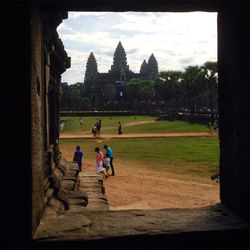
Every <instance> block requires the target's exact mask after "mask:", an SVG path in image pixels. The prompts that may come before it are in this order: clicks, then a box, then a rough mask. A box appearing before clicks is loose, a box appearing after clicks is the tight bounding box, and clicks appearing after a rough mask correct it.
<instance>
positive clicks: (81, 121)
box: [80, 117, 83, 127]
mask: <svg viewBox="0 0 250 250" xmlns="http://www.w3.org/2000/svg"><path fill="white" fill-rule="evenodd" d="M82 125H83V119H82V117H81V119H80V126H81V127H82Z"/></svg>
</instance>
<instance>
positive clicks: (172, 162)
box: [60, 137, 219, 178]
mask: <svg viewBox="0 0 250 250" xmlns="http://www.w3.org/2000/svg"><path fill="white" fill-rule="evenodd" d="M105 143H106V144H108V145H110V146H111V147H112V148H113V151H114V158H115V159H116V160H117V159H119V161H122V162H124V166H125V165H126V162H128V161H130V162H131V161H132V162H134V163H138V164H139V165H140V166H141V165H143V166H144V167H145V168H152V169H155V170H159V171H166V172H172V173H178V174H183V175H192V176H197V177H208V178H210V176H211V175H212V174H214V173H216V172H218V166H219V142H218V139H217V138H215V137H211V138H147V139H146V138H140V139H106V140H102V141H100V140H95V139H67V140H60V149H61V151H62V153H63V155H64V157H65V158H66V159H67V160H69V161H71V160H72V156H73V152H74V150H75V146H76V145H80V146H81V148H82V149H83V151H84V153H85V159H88V160H89V161H93V163H94V162H95V152H94V148H95V147H97V146H98V147H100V148H101V149H102V150H103V145H104V144H105Z"/></svg>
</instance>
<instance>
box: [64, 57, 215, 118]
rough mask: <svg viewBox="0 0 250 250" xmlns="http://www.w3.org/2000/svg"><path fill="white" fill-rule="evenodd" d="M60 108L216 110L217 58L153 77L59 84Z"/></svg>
mask: <svg viewBox="0 0 250 250" xmlns="http://www.w3.org/2000/svg"><path fill="white" fill-rule="evenodd" d="M61 90H62V95H61V98H60V109H61V110H65V111H67V110H74V111H76V110H83V111H94V110H99V111H102V110H105V111H107V110H115V111H117V110H133V111H135V112H139V113H149V112H151V113H152V112H158V113H159V112H160V113H165V114H170V113H172V112H176V111H186V112H191V113H195V112H217V109H218V70H217V62H211V61H208V62H206V63H204V65H202V66H188V67H186V68H185V70H184V71H175V70H169V71H161V72H160V73H159V75H158V76H157V77H156V79H155V80H153V81H152V80H151V81H149V80H141V79H132V80H130V81H129V82H127V83H126V84H119V83H109V84H105V85H102V84H100V83H99V84H91V85H87V84H84V83H80V82H77V83H75V84H72V85H68V84H67V83H62V84H61Z"/></svg>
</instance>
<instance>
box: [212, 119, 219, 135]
mask: <svg viewBox="0 0 250 250" xmlns="http://www.w3.org/2000/svg"><path fill="white" fill-rule="evenodd" d="M218 127H219V126H218V121H217V120H215V121H214V123H213V130H214V132H215V133H217V130H218Z"/></svg>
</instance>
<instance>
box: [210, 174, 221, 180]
mask: <svg viewBox="0 0 250 250" xmlns="http://www.w3.org/2000/svg"><path fill="white" fill-rule="evenodd" d="M211 180H212V181H216V182H219V181H220V174H219V173H217V174H214V175H212V176H211Z"/></svg>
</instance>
